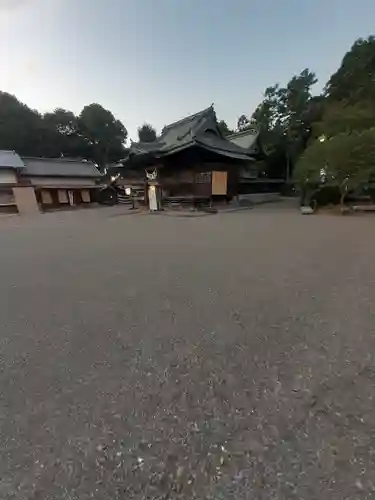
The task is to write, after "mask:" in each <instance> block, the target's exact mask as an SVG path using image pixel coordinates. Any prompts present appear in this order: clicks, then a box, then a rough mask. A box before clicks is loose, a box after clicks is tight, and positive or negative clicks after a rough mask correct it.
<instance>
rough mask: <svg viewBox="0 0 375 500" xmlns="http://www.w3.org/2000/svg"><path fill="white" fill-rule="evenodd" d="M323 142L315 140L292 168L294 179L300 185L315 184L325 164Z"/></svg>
mask: <svg viewBox="0 0 375 500" xmlns="http://www.w3.org/2000/svg"><path fill="white" fill-rule="evenodd" d="M325 146H326V144H325V143H322V142H319V141H315V142H313V144H311V146H310V147H308V148H307V149H306V150H305V151H304V153H303V154H302V156H301V157H300V159H299V161H298V162H297V165H296V167H295V169H294V180H295V182H296V183H297V184H298V185H300V186H306V185H309V186H317V185H318V184H319V183H320V182H321V177H322V172H324V169H325V166H326V158H325Z"/></svg>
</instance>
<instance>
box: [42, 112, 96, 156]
mask: <svg viewBox="0 0 375 500" xmlns="http://www.w3.org/2000/svg"><path fill="white" fill-rule="evenodd" d="M43 122H44V124H45V126H46V129H47V130H48V135H49V151H48V152H47V151H46V152H45V153H46V155H47V156H61V155H63V156H66V157H70V158H75V157H82V158H86V157H87V156H88V155H89V143H88V141H87V140H86V138H85V137H84V135H83V134H82V133H81V130H80V126H79V120H78V118H77V117H76V116H75V114H74V113H72V112H71V111H67V110H65V109H61V108H57V109H55V111H53V112H52V113H46V114H45V115H44V116H43Z"/></svg>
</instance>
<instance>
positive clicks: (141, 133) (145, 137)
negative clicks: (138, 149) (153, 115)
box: [138, 123, 157, 142]
mask: <svg viewBox="0 0 375 500" xmlns="http://www.w3.org/2000/svg"><path fill="white" fill-rule="evenodd" d="M156 137H157V136H156V130H155V129H154V127H153V126H152V125H150V124H149V123H144V124H143V125H142V126H141V127H138V139H139V141H140V142H154V141H156Z"/></svg>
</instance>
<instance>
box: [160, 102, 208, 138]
mask: <svg viewBox="0 0 375 500" xmlns="http://www.w3.org/2000/svg"><path fill="white" fill-rule="evenodd" d="M210 110H213V105H212V104H211V106H209V107H208V108H205V109H202V110H201V111H197V112H196V113H194V114H192V115H188V116H185V117H184V118H181V119H180V120H177V121H175V122H172V123H169V124H168V125H165V127H164V128H163V131H162V132H164V131H165V130H166V129H169V128H171V127H175V126H176V125H181V123H184V122H187V121H190V120H193V119H194V118H196V117H197V116H199V115H202V116H203V115H204V114H206V113H208V112H209V111H210Z"/></svg>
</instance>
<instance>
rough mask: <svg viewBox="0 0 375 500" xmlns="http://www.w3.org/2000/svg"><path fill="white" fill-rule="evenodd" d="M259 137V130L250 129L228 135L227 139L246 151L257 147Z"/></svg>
mask: <svg viewBox="0 0 375 500" xmlns="http://www.w3.org/2000/svg"><path fill="white" fill-rule="evenodd" d="M258 137H259V132H258V130H256V129H254V128H250V129H247V130H242V131H240V132H236V133H234V134H231V135H228V136H227V139H228V141H230V142H233V144H236V145H237V146H241V147H242V148H245V149H252V148H253V147H254V146H255V145H256V142H257V139H258Z"/></svg>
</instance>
